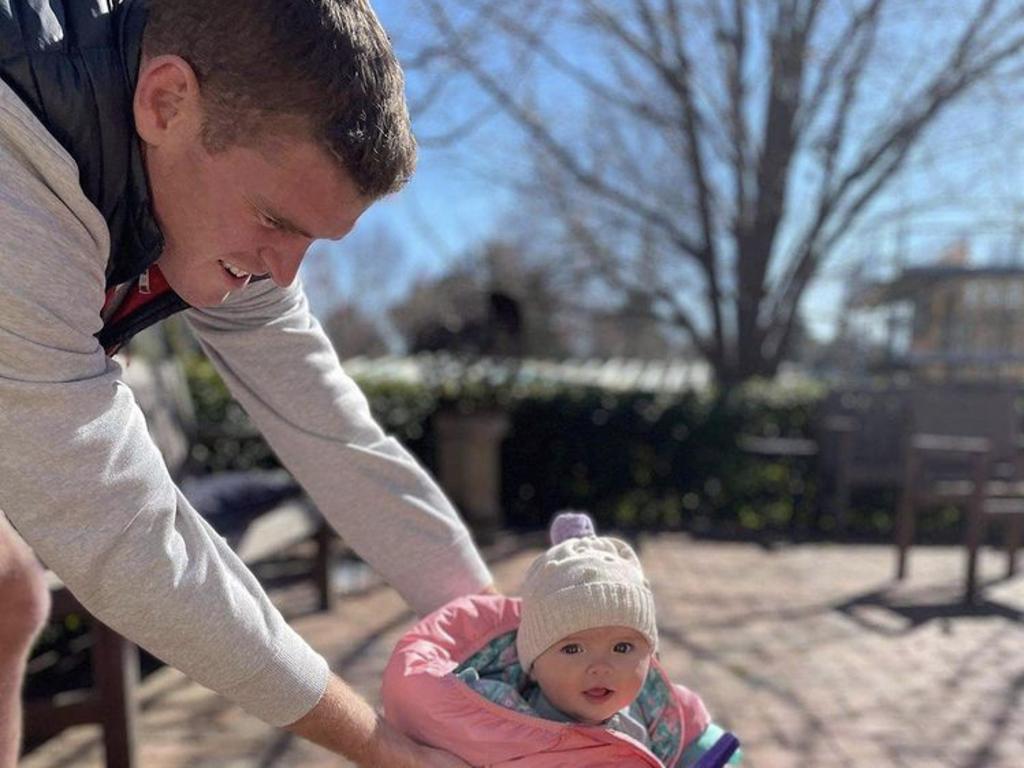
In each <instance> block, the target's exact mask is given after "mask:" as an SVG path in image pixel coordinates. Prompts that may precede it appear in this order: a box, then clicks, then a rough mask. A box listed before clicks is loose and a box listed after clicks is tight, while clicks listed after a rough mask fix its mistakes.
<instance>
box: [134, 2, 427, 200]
mask: <svg viewBox="0 0 1024 768" xmlns="http://www.w3.org/2000/svg"><path fill="white" fill-rule="evenodd" d="M149 7H150V11H149V19H148V21H147V25H146V31H145V35H144V38H143V49H144V52H145V54H146V55H147V56H159V55H163V54H174V55H177V56H181V57H182V58H183V59H185V60H186V61H187V62H188V63H189V64H190V65H191V67H192V68H193V70H194V71H195V73H196V77H197V78H198V79H199V84H200V88H201V93H202V99H203V101H202V103H203V109H204V111H205V116H204V118H205V122H204V126H203V143H204V145H205V146H206V147H207V148H208V149H209V150H211V151H218V150H222V149H226V148H227V147H229V146H232V145H235V144H246V143H253V142H258V141H260V140H262V139H266V138H271V139H272V138H274V133H275V132H276V133H282V132H285V133H287V131H283V130H282V129H283V128H284V127H285V126H289V125H290V126H292V127H293V128H296V129H297V130H298V131H303V132H305V133H306V135H312V138H313V140H314V141H318V142H320V143H322V144H323V145H324V146H325V147H326V148H327V150H328V151H329V152H330V153H331V154H333V155H334V156H335V157H336V158H338V160H339V161H340V163H341V165H342V167H343V168H344V169H345V171H346V172H347V173H348V174H349V176H350V177H351V178H352V180H353V181H354V182H355V183H356V185H357V187H358V188H359V190H360V192H361V193H362V194H363V195H365V196H367V197H369V198H377V197H381V196H383V195H386V194H389V193H391V192H394V191H396V190H397V189H399V188H400V187H401V186H402V185H403V184H404V183H405V181H406V180H407V179H408V178H409V176H410V175H411V174H412V171H413V168H414V166H415V162H416V142H415V139H413V136H412V130H411V128H410V125H409V113H408V109H407V107H406V103H405V89H404V79H403V76H402V70H401V67H400V66H399V65H398V61H397V60H396V58H395V55H394V52H393V51H392V49H391V43H390V41H389V39H388V36H387V34H386V33H385V32H384V30H383V28H382V27H381V25H380V22H379V21H378V20H377V16H376V14H374V12H373V9H372V8H371V7H370V5H369V2H367V0H150V3H149Z"/></svg>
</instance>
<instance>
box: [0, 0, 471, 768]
mask: <svg viewBox="0 0 1024 768" xmlns="http://www.w3.org/2000/svg"><path fill="white" fill-rule="evenodd" d="M414 157H415V144H414V141H413V139H412V136H411V133H410V130H409V123H408V115H407V111H406V107H405V101H404V94H403V85H402V74H401V70H400V69H399V67H398V65H397V63H396V61H395V59H394V56H393V54H392V51H391V48H390V44H389V42H388V40H387V37H386V35H385V34H384V32H383V30H382V29H381V28H380V25H379V23H378V21H377V19H376V17H375V16H374V14H373V11H372V10H371V9H370V7H369V5H368V4H367V2H366V0H219V2H209V0H151V2H149V3H145V2H144V0H123V1H122V2H118V1H117V0H89V1H86V0H75V2H66V3H60V2H57V0H51V2H48V3H36V2H32V1H31V0H10V1H9V2H5V3H0V510H3V513H4V514H5V515H6V517H7V519H8V520H9V521H10V523H11V524H13V527H14V529H16V530H17V534H16V533H15V532H14V530H12V528H11V527H10V526H9V525H7V524H6V523H4V522H3V519H2V517H0V606H3V611H2V613H3V617H4V618H3V622H0V623H2V624H3V627H2V628H0V766H4V767H6V766H11V765H13V763H14V761H15V760H16V752H17V741H18V730H19V727H18V711H17V710H18V689H19V686H20V682H21V677H22V675H23V673H24V667H25V658H26V655H27V653H28V649H29V647H30V645H31V642H32V638H33V635H34V634H35V632H37V631H38V627H39V625H40V623H41V621H42V617H43V616H45V613H46V607H47V605H46V601H47V593H46V590H45V588H44V587H43V584H42V580H41V576H40V571H39V568H38V566H37V565H36V563H35V558H34V556H33V555H32V554H31V552H30V551H29V549H28V548H27V547H26V545H25V543H24V542H23V541H22V540H21V539H22V538H23V539H24V541H25V542H27V543H28V545H29V546H31V547H32V549H33V550H34V551H35V553H36V554H38V555H39V557H40V558H42V560H43V561H44V562H45V563H46V564H47V565H48V566H49V567H51V568H52V569H53V570H54V571H55V572H56V573H57V574H58V575H59V576H61V578H62V579H63V580H64V582H65V583H66V584H67V585H68V586H69V588H70V589H71V590H72V591H73V592H74V593H75V595H76V596H77V597H78V598H79V599H80V600H81V602H82V603H83V604H84V605H85V606H86V607H87V608H88V609H89V610H90V611H91V612H93V613H94V614H95V615H96V616H98V617H99V618H100V619H102V620H103V621H104V622H106V623H108V624H109V625H111V626H113V627H114V628H115V629H118V630H119V631H121V632H123V633H124V634H125V635H126V636H128V637H130V638H132V639H133V640H135V641H136V642H138V643H139V644H140V645H142V646H143V647H145V648H147V649H149V650H150V651H151V652H153V653H154V654H156V655H157V656H159V657H161V658H163V659H164V660H165V661H167V662H168V663H170V664H172V665H174V666H176V667H178V668H180V669H182V670H183V671H185V672H186V673H187V674H189V675H190V676H191V677H193V678H194V679H195V680H197V681H199V682H201V683H203V684H204V685H207V686H209V687H210V688H212V689H214V690H216V691H218V692H220V693H221V694H223V695H224V696H226V697H228V698H230V699H232V700H234V701H236V702H238V703H239V704H240V705H241V706H243V707H245V708H246V709H247V710H248V711H249V712H251V713H253V714H254V715H256V716H258V717H260V718H263V719H264V720H266V721H267V722H270V723H273V724H275V725H279V726H282V727H287V728H289V729H291V730H292V731H293V732H295V733H297V734H300V735H302V736H304V737H307V738H309V739H311V740H313V741H316V742H318V743H320V744H323V745H324V746H326V747H328V748H330V749H332V750H334V751H336V752H338V753H341V754H344V755H347V756H349V757H350V758H352V759H354V760H355V761H357V762H358V763H359V764H361V765H374V766H377V765H380V766H394V767H397V768H402V767H403V766H419V765H425V766H454V765H462V763H461V762H459V761H458V760H456V759H455V758H453V757H451V756H449V755H445V754H442V753H439V752H436V751H434V750H428V749H425V748H423V747H419V746H417V745H414V744H412V743H411V742H410V741H408V740H407V739H405V738H404V737H402V736H400V735H398V734H397V733H395V732H393V731H392V730H390V729H389V728H388V727H387V726H386V724H384V723H383V722H382V721H380V720H379V719H378V717H377V716H376V715H375V713H374V712H373V711H372V709H371V708H370V707H369V706H368V705H367V704H366V703H365V702H364V701H362V700H361V699H359V698H358V696H356V695H355V694H354V693H353V692H352V691H351V690H350V689H349V688H347V687H346V686H345V684H344V683H343V682H342V681H341V680H340V679H339V678H337V677H334V676H333V675H331V674H330V673H329V671H328V669H327V665H326V662H325V661H324V660H323V659H322V658H321V657H320V656H319V655H318V654H316V653H315V652H314V651H313V650H312V649H311V648H309V646H308V645H307V644H306V643H305V642H304V641H303V640H302V639H301V638H300V637H299V636H298V635H297V634H296V633H295V632H294V631H293V630H292V629H291V628H290V627H288V625H287V624H286V623H285V622H284V621H283V619H282V618H281V616H280V615H279V614H278V613H277V611H276V610H274V608H273V607H272V606H271V605H270V603H269V601H268V600H267V598H266V596H265V595H264V593H263V592H262V590H261V589H260V587H259V585H258V584H257V583H256V581H255V580H254V578H253V577H252V575H251V574H250V573H249V572H248V571H247V570H246V569H245V567H244V566H243V565H242V564H241V562H240V561H239V560H238V559H237V558H236V557H235V556H234V554H233V553H232V552H231V551H230V550H228V549H227V548H226V547H225V545H224V543H223V541H222V540H221V539H220V537H218V536H217V535H216V534H215V533H214V532H213V531H212V529H211V528H210V527H209V526H208V525H207V524H206V523H205V522H204V521H203V520H202V519H201V518H200V517H199V516H198V515H197V513H196V512H195V510H194V509H193V508H192V507H191V506H190V505H189V503H188V502H187V500H185V499H184V498H183V497H182V495H181V494H180V492H179V491H178V490H177V488H176V487H175V486H174V484H173V483H172V481H171V479H170V477H169V476H168V473H167V470H166V468H165V466H164V464H163V461H162V459H161V457H160V455H159V453H158V451H157V449H156V448H155V446H154V445H153V443H152V442H151V440H150V438H149V435H148V432H147V430H146V425H145V423H144V420H143V417H142V415H141V413H140V411H139V410H138V408H137V406H136V405H135V402H134V400H133V398H132V394H131V392H130V391H129V390H128V389H127V387H125V386H124V384H123V383H122V382H121V381H120V377H119V374H120V368H119V366H118V365H117V364H116V363H115V362H112V361H111V360H110V358H109V357H108V355H107V354H105V352H106V353H110V352H112V351H114V350H116V349H117V348H118V347H119V346H120V345H121V344H123V343H124V342H125V341H126V340H127V339H128V338H130V337H131V335H132V334H133V333H135V332H136V331H137V330H139V329H141V328H142V327H144V326H146V325H148V324H151V323H152V322H155V321H156V320H159V319H161V318H163V317H165V316H167V315H168V314H171V313H172V312H175V311H177V310H179V309H185V308H188V313H187V315H188V319H189V322H190V324H191V325H192V327H193V329H194V330H195V332H196V334H197V335H198V337H199V339H200V341H201V343H202V344H203V346H204V348H205V349H206V351H207V353H208V354H209V355H210V357H211V359H212V360H213V361H214V363H215V364H216V365H217V367H218V368H219V370H220V371H221V373H222V375H223V377H224V379H225V380H226V382H227V383H228V386H229V387H230V389H231V390H232V392H233V394H234V395H235V396H236V397H237V398H238V400H239V401H240V402H241V403H242V404H243V405H244V406H245V408H246V409H247V410H248V412H249V414H250V415H251V416H252V418H253V419H254V421H255V422H256V423H257V425H258V426H259V427H260V428H261V430H262V431H263V432H264V434H265V435H266V437H267V439H268V441H269V442H270V444H271V445H272V446H273V447H274V449H275V451H276V452H277V453H278V455H279V456H280V457H281V459H282V460H283V461H284V463H285V464H286V465H287V466H288V467H289V468H290V469H291V470H292V472H293V473H294V474H295V475H296V477H297V478H298V479H299V481H300V482H301V483H302V484H303V485H304V486H305V488H306V489H307V491H308V492H309V493H310V494H311V496H312V497H313V499H314V501H315V502H316V503H317V505H318V506H319V507H320V509H321V510H322V511H323V513H324V514H325V516H326V517H327V518H328V519H329V520H330V521H331V523H332V524H333V525H334V526H335V527H336V528H338V530H339V531H340V533H341V534H342V535H343V536H344V537H345V539H346V541H347V542H348V543H350V544H351V545H352V546H353V547H354V548H355V549H356V550H357V551H358V552H360V554H362V556H363V557H364V558H366V560H368V561H369V562H370V563H371V564H372V565H373V566H374V567H375V568H376V569H377V570H378V571H380V572H381V573H382V574H383V575H384V576H385V578H387V579H388V580H389V581H390V583H392V584H393V585H394V586H395V587H396V588H397V589H398V590H399V592H401V594H402V595H403V596H404V597H405V598H406V600H408V601H409V603H410V604H411V605H412V606H413V607H414V608H415V609H416V610H417V611H418V612H420V613H425V612H427V611H430V610H432V609H433V608H435V607H437V606H439V605H441V604H442V603H444V602H446V601H447V600H449V599H451V598H453V597H455V596H457V595H460V594H466V593H470V592H476V591H480V590H484V589H489V586H488V585H489V584H490V581H491V579H490V575H489V574H488V572H487V569H486V566H485V565H484V564H483V562H482V561H481V560H480V557H479V555H478V553H477V552H476V550H475V549H474V547H473V545H472V542H471V540H470V538H469V535H468V533H467V531H466V529H465V527H464V526H463V524H462V523H461V521H460V520H459V519H458V516H457V515H456V513H455V512H454V510H453V509H452V508H451V506H450V505H449V503H448V502H447V500H446V499H445V498H444V496H443V494H442V493H441V492H440V491H439V489H438V488H437V487H436V485H434V483H433V482H432V481H431V480H430V479H429V477H428V476H427V475H426V474H425V473H424V472H423V471H422V470H421V469H420V468H419V467H418V466H417V464H416V463H415V462H414V461H413V460H412V459H411V458H410V457H409V455H408V454H407V453H406V452H405V451H404V450H403V449H402V448H400V447H399V446H398V445H397V443H395V442H394V441H393V440H392V439H390V438H388V437H386V436H385V435H384V434H383V433H382V432H381V430H380V428H379V427H378V426H377V425H376V424H375V423H374V422H373V420H372V418H371V417H370V415H369V411H368V409H367V405H366V401H365V399H364V398H363V397H362V395H361V394H360V393H359V392H358V390H357V389H356V387H355V385H354V384H353V383H352V382H351V380H349V379H348V378H347V377H346V376H345V375H344V374H343V373H342V371H341V368H340V366H339V364H338V361H337V357H336V355H335V354H334V352H333V350H332V349H331V347H330V345H329V343H328V342H327V340H326V338H325V337H324V335H323V333H322V332H321V330H320V328H319V326H318V325H317V323H316V322H315V321H314V320H313V319H312V317H311V315H310V313H309V309H308V306H307V303H306V300H305V297H304V296H303V294H302V291H301V289H300V287H299V286H298V285H296V284H295V283H294V281H295V276H296V273H297V271H298V269H299V264H300V262H301V260H302V257H303V255H304V254H305V252H306V249H307V248H308V246H309V244H310V243H311V242H312V241H313V239H315V238H331V239H338V238H341V237H344V235H345V234H346V233H347V232H349V231H350V230H351V229H352V227H353V226H354V225H355V223H356V220H357V219H358V218H359V216H360V215H361V214H362V213H363V211H365V210H366V208H367V207H368V206H369V205H370V204H372V203H373V201H374V200H376V199H378V198H380V197H382V196H384V195H386V194H389V193H391V192H393V191H395V190H396V189H398V188H399V187H400V186H401V185H402V183H404V181H405V180H406V179H407V178H408V176H409V174H410V173H411V172H412V168H413V164H414Z"/></svg>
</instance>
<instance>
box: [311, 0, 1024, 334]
mask: <svg viewBox="0 0 1024 768" xmlns="http://www.w3.org/2000/svg"><path fill="white" fill-rule="evenodd" d="M411 5H413V3H410V2H409V0H375V2H374V7H375V8H376V9H377V12H378V14H379V15H380V17H381V19H382V21H383V23H384V25H385V27H387V28H388V29H389V31H391V32H392V34H393V35H395V37H396V41H397V44H398V48H399V50H400V51H401V50H402V49H403V43H404V44H406V46H407V45H408V42H409V36H410V35H415V29H416V27H415V25H414V24H410V23H409V22H410V18H411V17H410V15H409V8H410V6H411ZM943 7H946V8H948V7H955V6H943ZM910 33H911V34H913V30H910ZM403 36H405V37H403ZM420 85H421V84H420V83H419V82H418V81H417V79H416V75H415V73H410V76H409V90H410V93H413V94H414V93H416V91H417V89H418V88H419V87H420ZM984 96H985V106H984V107H983V108H979V109H976V110H973V111H972V112H970V113H966V112H961V113H958V114H957V115H954V116H952V117H951V118H950V119H948V120H946V121H944V122H942V123H941V124H940V125H938V126H937V128H936V130H935V131H934V134H933V136H932V138H931V139H930V141H929V142H928V144H927V145H925V146H924V147H923V148H922V150H921V151H920V152H919V153H918V155H917V157H916V160H915V163H914V167H913V170H912V172H910V173H908V174H907V176H906V177H905V179H904V181H903V182H902V183H901V184H900V185H899V186H896V187H893V188H892V190H891V191H890V192H889V194H888V195H887V197H886V198H885V200H884V202H885V204H886V206H887V207H890V208H891V207H893V206H906V207H909V208H915V209H916V208H917V207H918V206H920V205H921V204H922V202H923V201H929V205H928V206H927V208H926V209H925V210H920V211H917V212H916V213H915V214H914V215H912V216H903V217H888V218H882V219H875V220H873V221H872V223H871V225H870V226H867V227H864V228H863V229H862V231H861V232H859V233H858V234H857V235H856V236H855V237H853V238H850V239H849V240H848V241H847V242H846V244H845V246H844V247H843V249H842V250H841V252H840V253H839V254H838V258H836V259H835V260H834V261H833V262H832V266H831V267H830V268H828V269H827V270H826V271H825V273H824V274H823V276H822V279H821V280H819V282H818V285H817V287H816V288H815V290H814V292H813V293H812V294H811V295H810V296H809V297H808V301H807V304H806V309H807V312H806V314H807V316H808V319H809V320H810V322H811V326H812V328H813V330H814V331H815V333H816V334H817V335H820V336H824V335H827V334H828V333H829V331H830V329H831V327H832V326H833V324H834V322H835V320H836V316H837V312H838V309H839V298H840V296H841V291H842V288H843V285H844V284H845V282H846V280H847V273H848V270H849V265H850V264H851V263H853V262H855V261H858V260H863V259H867V260H870V261H873V262H874V263H875V264H876V265H880V266H882V267H884V266H885V265H887V264H892V263H895V262H896V261H898V260H899V259H900V258H903V259H909V260H912V261H923V260H926V259H929V258H932V257H933V256H934V255H935V254H937V253H938V252H940V251H941V250H943V249H944V248H946V247H947V246H949V245H951V244H952V243H954V242H955V241H956V240H957V239H958V238H959V237H961V236H964V237H967V238H968V239H970V240H971V243H972V247H973V251H974V255H975V257H976V258H977V259H979V260H985V259H993V258H1000V257H1002V255H1003V254H1005V253H1006V252H1007V251H1008V250H1009V248H1010V243H1011V242H1012V240H1013V237H1014V234H1015V233H1020V234H1021V235H1022V237H1024V194H1021V190H1024V119H1022V117H1024V112H1022V109H1021V97H1020V94H1019V93H1009V94H998V95H997V96H998V98H994V97H993V94H985V95H984ZM500 125H501V124H500V122H494V123H492V124H489V125H488V132H487V135H488V141H487V142H486V143H483V144H481V143H480V142H479V141H478V142H473V143H470V144H469V145H466V146H464V147H460V148H456V149H453V150H446V151H440V150H432V149H424V150H423V151H421V154H420V163H419V168H418V171H417V174H416V176H415V177H414V179H413V181H412V182H411V183H410V184H409V186H408V187H407V188H406V189H405V190H404V191H403V192H401V193H400V194H399V195H397V196H395V197H393V198H390V199H388V200H385V201H383V202H381V203H378V204H377V205H376V206H374V207H373V208H372V209H371V210H370V211H369V212H368V213H367V214H366V215H365V216H364V218H363V220H362V221H361V223H360V225H359V227H358V228H357V230H356V232H354V233H353V234H352V235H351V236H350V238H349V239H347V240H346V241H345V242H343V243H340V244H332V245H329V246H326V247H318V248H316V249H315V251H314V252H313V253H312V254H311V256H310V260H311V261H312V262H314V263H315V264H316V266H315V268H316V269H319V270H320V272H319V273H318V274H323V270H324V269H327V267H326V264H327V263H329V264H330V265H331V266H330V268H329V269H330V271H331V272H332V273H333V275H334V277H335V280H336V283H337V285H338V290H340V293H341V294H342V295H344V296H349V297H351V294H352V292H353V286H355V287H356V288H357V289H358V286H359V285H360V284H359V283H358V282H357V280H356V278H354V277H353V276H352V274H351V269H352V266H351V265H352V263H353V262H354V261H355V260H358V259H366V258H372V257H373V256H372V253H368V250H369V249H371V248H372V243H373V242H376V241H377V240H379V234H380V230H381V229H383V230H386V232H387V234H388V236H389V242H391V243H395V244H396V246H395V247H397V248H398V249H399V250H400V251H401V253H402V259H401V261H400V262H398V263H397V264H396V265H395V267H394V268H393V269H392V270H391V271H390V272H389V274H388V275H387V280H386V281H379V284H377V285H375V286H374V287H375V290H374V291H372V293H371V295H369V296H364V295H363V294H365V293H366V292H365V290H364V291H359V292H360V295H361V296H363V298H364V299H366V300H367V301H368V302H369V303H370V306H369V307H368V308H369V309H371V311H372V310H373V309H374V308H379V307H381V306H383V305H384V304H385V303H387V302H389V301H393V300H394V299H395V298H397V297H398V296H400V295H401V294H402V293H403V292H404V291H405V290H406V289H407V288H408V286H409V284H410V283H411V282H412V281H413V280H414V279H415V278H416V277H417V276H420V275H425V274H432V273H437V272H439V271H441V270H443V269H444V268H445V267H446V266H447V265H448V264H450V263H451V262H452V261H453V260H454V259H456V258H457V257H459V256H460V255H461V254H463V253H465V252H466V250H467V249H469V248H472V247H473V246H474V245H475V244H478V243H480V242H481V241H482V240H484V239H486V238H487V237H489V236H492V235H495V234H499V233H500V232H501V226H502V223H503V221H506V220H507V217H508V214H509V212H510V210H512V209H513V208H514V206H515V199H514V197H513V196H512V195H511V194H510V193H509V192H508V191H507V190H506V188H505V187H504V186H503V184H502V181H501V179H500V178H497V177H496V176H495V177H488V176H487V171H486V169H487V168H493V167H496V166H501V165H502V164H503V163H506V162H507V163H513V162H515V161H516V159H517V156H518V154H519V144H518V139H517V138H516V136H515V135H514V134H513V133H512V132H511V131H503V130H502V129H501V128H500ZM415 128H416V130H417V133H418V134H420V135H424V134H429V133H430V132H431V129H432V128H433V126H431V125H430V124H423V123H419V124H417V125H415ZM474 153H477V154H474ZM483 154H486V155H488V157H482V156H480V155H483ZM306 274H307V278H306V279H307V284H309V288H310V294H311V297H312V299H313V302H314V308H315V309H318V310H322V309H324V308H325V304H326V301H325V299H324V295H325V293H329V292H325V291H323V290H318V287H320V286H318V285H317V284H316V283H315V282H314V281H310V279H309V274H310V272H309V271H307V273H306ZM310 283H312V284H310ZM363 284H365V280H364V281H363Z"/></svg>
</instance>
